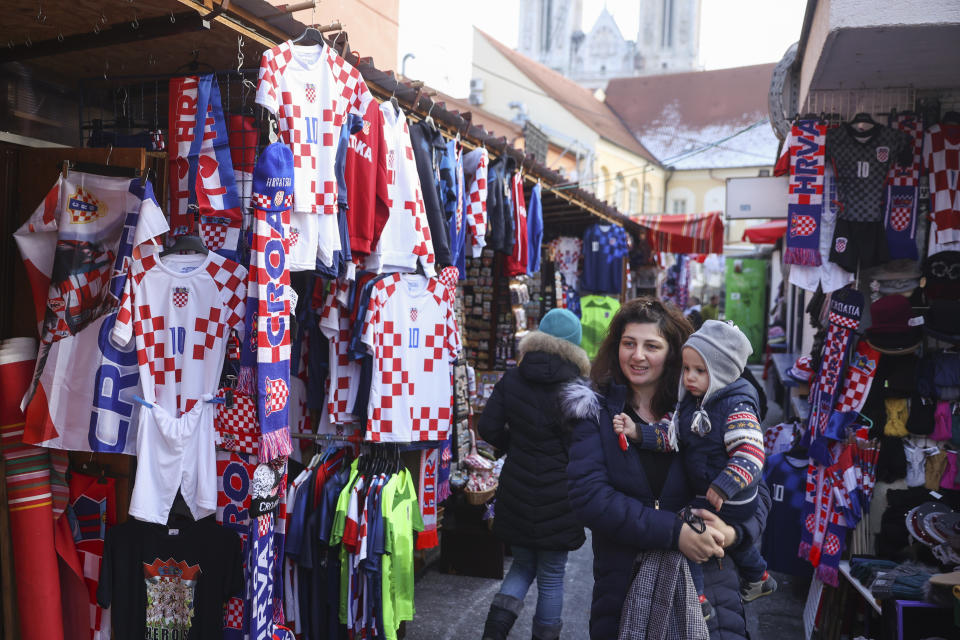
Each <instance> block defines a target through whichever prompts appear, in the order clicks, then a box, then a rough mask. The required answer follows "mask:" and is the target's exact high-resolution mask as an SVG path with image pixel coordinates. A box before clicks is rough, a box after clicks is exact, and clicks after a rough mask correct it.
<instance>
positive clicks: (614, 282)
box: [581, 224, 628, 294]
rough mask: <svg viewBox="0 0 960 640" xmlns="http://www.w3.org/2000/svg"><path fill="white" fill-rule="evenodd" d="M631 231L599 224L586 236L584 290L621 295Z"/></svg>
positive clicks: (584, 238) (588, 231)
mask: <svg viewBox="0 0 960 640" xmlns="http://www.w3.org/2000/svg"><path fill="white" fill-rule="evenodd" d="M627 252H628V247H627V232H626V231H624V230H623V227H618V226H617V225H613V224H595V225H593V226H591V227H590V228H588V229H587V232H586V233H585V234H584V235H583V280H582V286H581V290H582V291H584V292H593V293H615V294H619V293H620V290H621V287H622V285H623V257H624V256H626V255H627Z"/></svg>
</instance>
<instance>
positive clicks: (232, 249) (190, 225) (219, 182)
mask: <svg viewBox="0 0 960 640" xmlns="http://www.w3.org/2000/svg"><path fill="white" fill-rule="evenodd" d="M201 118H202V122H203V124H202V126H198V123H199V122H200V121H201ZM169 149H170V150H169V154H170V158H169V175H170V202H169V209H168V211H169V213H170V227H171V230H170V236H171V237H176V236H179V235H184V234H188V233H192V232H193V231H194V215H193V210H194V209H193V207H197V211H199V218H200V230H199V231H200V237H201V238H203V243H204V245H206V247H207V248H208V249H210V250H211V251H216V252H217V253H219V254H220V255H222V256H223V257H225V258H229V259H231V260H234V261H237V260H238V258H239V256H238V255H237V248H238V243H239V241H240V230H241V226H242V224H243V214H242V213H241V210H240V197H239V195H238V194H237V185H236V180H235V177H234V173H233V161H232V160H231V158H230V140H229V138H228V136H227V127H226V122H225V120H224V116H223V107H222V106H221V104H220V87H219V85H218V84H217V78H216V76H215V75H213V74H212V73H210V74H205V75H202V76H186V77H182V78H171V80H170V145H169Z"/></svg>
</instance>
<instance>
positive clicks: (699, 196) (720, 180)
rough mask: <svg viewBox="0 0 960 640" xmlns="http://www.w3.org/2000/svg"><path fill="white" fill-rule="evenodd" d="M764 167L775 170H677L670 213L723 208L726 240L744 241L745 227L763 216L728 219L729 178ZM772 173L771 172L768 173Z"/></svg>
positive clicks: (669, 200)
mask: <svg viewBox="0 0 960 640" xmlns="http://www.w3.org/2000/svg"><path fill="white" fill-rule="evenodd" d="M761 171H767V172H772V171H773V167H772V166H756V167H737V168H733V169H696V170H687V171H674V172H673V175H672V176H670V179H669V182H668V183H667V198H666V205H665V209H666V211H665V212H666V213H704V212H707V211H722V212H723V213H724V216H723V220H724V222H723V228H724V241H725V242H726V243H736V242H740V238H741V237H742V236H743V231H744V229H746V228H747V227H749V226H752V225H754V224H757V223H758V222H761V220H727V219H726V210H725V207H726V191H727V190H726V180H727V178H748V177H754V176H758V175H760V172H761ZM767 175H769V173H768V174H767ZM681 200H684V201H685V203H686V207H685V209H684V210H683V211H678V210H676V208H675V206H674V204H675V203H677V202H678V201H681Z"/></svg>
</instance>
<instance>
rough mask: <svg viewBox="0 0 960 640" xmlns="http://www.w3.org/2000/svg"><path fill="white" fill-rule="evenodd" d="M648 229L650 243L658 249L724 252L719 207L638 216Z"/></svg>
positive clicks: (655, 249) (665, 250)
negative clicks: (707, 211)
mask: <svg viewBox="0 0 960 640" xmlns="http://www.w3.org/2000/svg"><path fill="white" fill-rule="evenodd" d="M635 220H636V221H637V223H639V224H641V225H643V226H644V227H647V228H648V229H650V231H651V233H649V234H647V237H648V239H649V241H650V246H651V248H652V249H653V250H654V251H659V252H661V253H723V220H722V219H721V217H720V212H719V211H711V212H710V213H677V214H670V215H659V216H638V217H637V218H635Z"/></svg>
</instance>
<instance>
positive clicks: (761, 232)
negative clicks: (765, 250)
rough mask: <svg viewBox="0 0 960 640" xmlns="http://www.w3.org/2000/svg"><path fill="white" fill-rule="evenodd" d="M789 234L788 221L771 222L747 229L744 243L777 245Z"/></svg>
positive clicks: (744, 233) (744, 234)
mask: <svg viewBox="0 0 960 640" xmlns="http://www.w3.org/2000/svg"><path fill="white" fill-rule="evenodd" d="M786 232H787V221H786V220H771V221H770V222H764V223H763V224H757V225H754V226H752V227H749V228H747V229H746V230H745V231H744V232H743V238H742V239H743V240H744V242H752V243H753V244H776V242H777V240H779V239H780V238H782V237H783V236H784V234H785V233H786Z"/></svg>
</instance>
